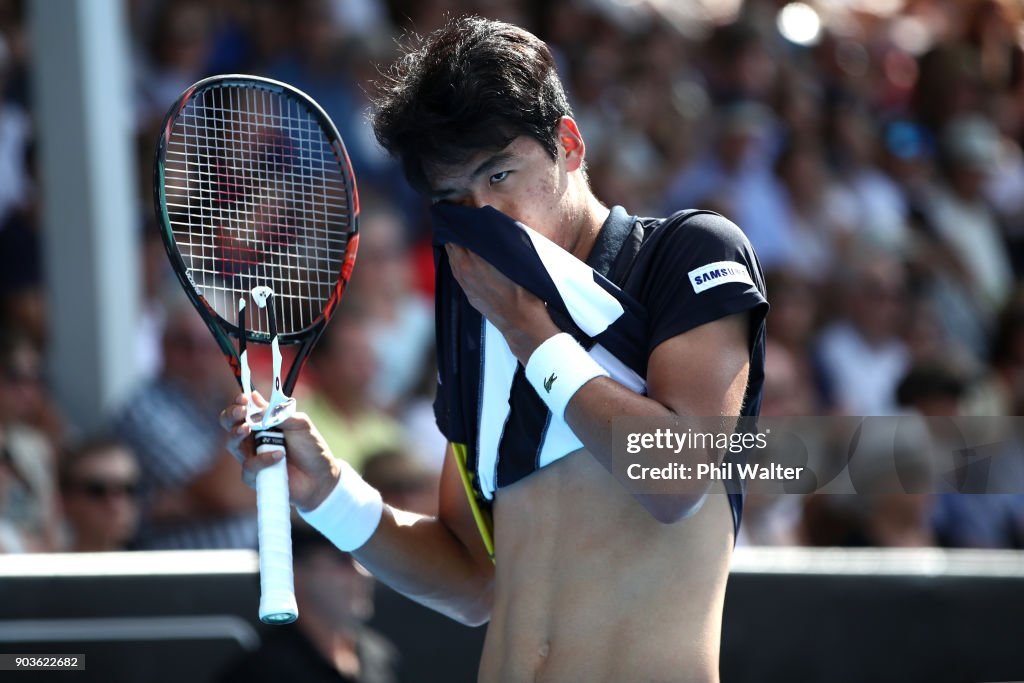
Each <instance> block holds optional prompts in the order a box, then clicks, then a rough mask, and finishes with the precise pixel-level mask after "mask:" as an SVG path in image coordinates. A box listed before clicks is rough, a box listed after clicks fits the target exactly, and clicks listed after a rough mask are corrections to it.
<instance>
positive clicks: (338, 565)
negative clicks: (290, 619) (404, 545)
mask: <svg viewBox="0 0 1024 683" xmlns="http://www.w3.org/2000/svg"><path fill="white" fill-rule="evenodd" d="M292 557H293V560H294V565H295V600H296V602H297V603H298V607H299V620H298V621H297V622H295V623H294V624H290V625H287V626H275V627H274V628H273V629H272V630H271V632H270V633H269V634H268V636H267V637H266V638H265V639H264V641H263V644H262V645H261V646H260V648H259V649H258V650H256V651H255V652H253V653H251V654H248V655H245V656H244V657H243V658H241V659H240V660H239V661H237V662H235V663H234V664H233V665H232V666H231V667H230V668H229V669H228V670H227V671H225V672H224V673H223V674H222V675H221V676H220V678H219V679H218V680H219V681H220V683H260V682H261V681H266V682H267V683H279V682H280V681H303V682H304V683H305V682H309V683H318V682H320V681H323V682H325V683H326V682H328V681H335V682H337V683H341V682H348V683H394V682H395V681H396V680H397V679H396V677H395V660H396V653H395V650H394V647H393V646H392V645H391V644H390V643H389V642H388V641H387V640H385V639H384V638H383V637H382V636H380V635H379V634H377V633H376V632H374V631H371V630H370V629H368V628H367V627H366V621H367V620H368V619H369V618H370V617H371V616H372V615H373V579H372V578H370V576H368V575H367V573H366V572H365V570H363V568H362V567H360V566H358V565H357V564H356V563H355V561H354V560H353V559H352V556H351V555H349V554H348V553H343V552H340V551H339V550H338V549H337V548H335V547H334V546H333V545H332V544H331V542H330V541H328V540H327V539H326V538H324V537H323V536H321V535H320V534H319V533H317V532H316V531H314V530H313V529H312V528H310V527H309V526H307V525H306V524H305V523H302V522H300V523H298V524H296V525H295V526H293V527H292Z"/></svg>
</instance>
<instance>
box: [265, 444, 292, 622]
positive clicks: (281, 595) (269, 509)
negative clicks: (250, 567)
mask: <svg viewBox="0 0 1024 683" xmlns="http://www.w3.org/2000/svg"><path fill="white" fill-rule="evenodd" d="M254 436H255V438H256V452H257V453H265V452H267V451H278V450H280V451H283V450H284V434H283V433H282V432H281V430H279V429H266V430H263V431H259V432H255V433H254ZM256 511H257V516H258V519H259V540H260V621H262V622H263V623H265V624H290V623H291V622H293V621H295V620H296V619H297V618H298V616H299V609H298V607H297V606H296V604H295V581H294V577H293V574H292V520H291V503H290V502H289V499H288V468H287V466H286V465H285V461H284V459H283V458H282V459H281V460H279V461H278V462H276V463H275V464H273V465H271V466H270V467H268V468H266V469H264V470H260V472H259V474H257V475H256Z"/></svg>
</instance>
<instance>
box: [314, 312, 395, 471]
mask: <svg viewBox="0 0 1024 683" xmlns="http://www.w3.org/2000/svg"><path fill="white" fill-rule="evenodd" d="M370 324H371V321H370V319H369V317H368V316H367V312H366V310H365V309H363V308H362V307H361V306H360V304H359V303H358V299H357V298H356V297H351V298H348V299H346V300H345V303H344V304H343V305H342V308H341V309H340V310H339V311H338V313H337V314H336V315H335V317H334V318H333V319H332V320H331V324H330V325H328V326H327V329H326V330H325V331H324V334H323V336H322V337H321V338H320V341H319V342H318V343H317V345H316V347H314V349H313V352H312V354H311V356H310V372H309V373H308V377H309V379H310V380H311V383H312V385H313V393H312V395H310V396H307V397H305V398H303V399H302V403H301V405H302V410H303V411H305V412H306V413H307V414H309V416H310V417H311V418H312V419H313V422H314V423H315V424H316V426H317V429H318V430H319V431H320V434H321V435H323V437H324V440H325V441H326V442H327V444H328V445H329V446H330V447H331V451H332V452H333V453H334V455H335V457H338V458H342V459H344V460H346V461H348V462H349V463H350V464H351V465H352V466H353V467H355V468H356V469H361V468H362V465H363V462H364V461H365V460H366V458H368V457H369V456H370V455H371V454H372V453H374V452H375V451H379V450H384V449H401V448H403V446H404V438H405V437H404V434H403V433H402V427H401V425H400V424H399V423H398V422H397V421H395V419H394V418H392V417H391V416H390V415H388V414H387V413H385V412H384V411H382V410H381V409H380V408H378V407H377V406H376V405H375V404H374V402H373V399H372V398H371V395H370V387H371V383H372V382H373V378H374V376H375V375H376V372H377V362H376V356H375V354H374V350H373V343H372V341H371V339H372V338H371V331H370Z"/></svg>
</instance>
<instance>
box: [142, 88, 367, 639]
mask: <svg viewBox="0 0 1024 683" xmlns="http://www.w3.org/2000/svg"><path fill="white" fill-rule="evenodd" d="M154 199H155V208H156V214H157V220H158V224H159V225H160V228H161V234H162V236H163V240H164V246H165V247H166V248H167V254H168V256H169V257H170V260H171V264H172V265H173V267H174V272H175V273H176V274H177V276H178V279H179V280H180V281H181V285H182V287H184V289H185V291H186V292H187V293H188V296H189V298H190V299H191V300H192V303H193V304H194V305H195V307H196V310H198V311H199V314H200V315H201V316H202V317H203V320H205V321H206V325H207V327H209V328H210V331H211V332H212V333H213V336H214V337H215V338H216V340H217V343H218V344H219V345H220V348H221V349H222V350H223V352H224V355H225V357H226V358H227V361H228V363H229V365H230V366H231V369H232V370H233V371H234V373H235V378H236V379H237V380H238V382H239V384H240V385H241V387H242V391H243V392H245V393H246V394H247V395H248V394H249V392H250V391H251V390H252V384H251V380H250V373H249V363H248V359H247V354H246V342H249V343H255V344H270V346H271V353H272V358H273V374H274V377H273V387H272V389H271V392H270V398H269V405H268V407H267V408H266V409H265V410H263V411H260V410H259V409H257V408H256V407H255V405H254V404H253V403H252V402H251V401H250V403H249V406H250V410H249V413H248V415H247V416H246V421H247V422H248V423H249V424H250V425H251V426H252V428H253V432H254V434H255V438H256V444H257V451H259V452H263V451H265V450H271V449H283V448H284V436H283V434H282V432H281V431H280V430H278V429H274V427H276V426H277V425H279V424H280V423H281V422H283V421H284V420H285V419H287V417H288V416H289V415H291V414H292V412H294V407H295V402H294V400H292V399H290V398H289V395H290V394H291V392H292V389H293V388H294V386H295V381H296V379H297V378H298V375H299V371H300V370H301V368H302V365H303V364H304V363H305V360H306V358H307V356H308V355H309V352H310V350H311V349H312V347H313V345H314V344H315V343H316V340H317V339H318V338H319V336H320V334H321V333H322V332H323V330H324V327H325V326H326V325H327V321H328V320H329V319H330V317H331V313H332V312H333V311H334V309H335V307H336V306H337V304H338V301H339V300H340V299H341V295H342V293H343V292H344V290H345V286H346V284H347V283H348V280H349V277H350V275H351V274H352V268H353V266H354V264H355V257H356V250H357V248H358V244H359V234H358V217H359V199H358V195H357V192H356V180H355V176H354V175H353V173H352V165H351V163H350V162H349V159H348V154H347V153H346V151H345V146H344V144H343V143H342V141H341V138H340V136H339V135H338V131H337V129H336V128H335V127H334V124H333V123H332V122H331V120H330V119H329V118H328V117H327V114H325V113H324V111H323V110H322V109H321V108H320V107H319V106H318V105H317V104H316V102H314V101H313V100H312V99H310V98H309V96H307V95H306V94H305V93H302V92H300V91H299V90H296V89H295V88H292V87H291V86H289V85H286V84H284V83H279V82H277V81H272V80H269V79H266V78H259V77H255V76H244V75H229V76H213V77H212V78H207V79H205V80H202V81H199V82H198V83H196V84H195V85H193V86H192V87H190V88H189V89H188V90H186V91H185V92H184V93H183V94H182V95H181V97H179V98H178V100H177V101H176V102H175V103H174V105H173V106H172V107H171V110H170V112H168V114H167V118H166V119H165V121H164V125H163V127H162V129H161V132H160V140H159V144H158V147H157V154H156V163H155V167H154ZM232 339H235V340H237V348H236V345H235V342H234V341H232ZM281 344H297V345H299V347H298V350H297V352H296V353H295V356H294V360H293V362H292V365H291V369H290V370H289V371H288V374H287V377H286V378H285V380H284V383H283V384H282V382H281V352H280V348H279V346H280V345H281ZM256 493H257V508H258V517H259V543H260V586H261V597H260V619H261V620H263V621H264V622H266V623H270V624H286V623H289V622H292V621H294V620H295V619H296V618H297V616H298V610H297V608H296V606H295V595H294V590H293V577H292V555H291V522H290V513H291V509H290V505H289V500H288V474H287V469H286V466H285V462H284V460H282V461H281V462H279V463H277V464H276V465H274V466H273V467H270V468H267V469H265V470H263V471H261V472H260V473H259V475H258V476H257V480H256Z"/></svg>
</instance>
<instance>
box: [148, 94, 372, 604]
mask: <svg viewBox="0 0 1024 683" xmlns="http://www.w3.org/2000/svg"><path fill="white" fill-rule="evenodd" d="M217 87H245V88H255V89H262V90H265V91H267V92H270V93H272V94H275V95H279V96H280V95H284V96H285V97H291V98H293V99H295V100H298V101H299V102H301V103H302V104H303V105H304V106H305V107H306V109H307V111H308V112H310V113H312V114H313V116H314V117H315V118H316V119H317V122H318V124H319V126H320V130H321V132H322V133H324V135H325V137H326V138H327V139H328V141H329V143H330V147H331V150H332V151H333V152H334V156H335V158H336V160H337V162H338V164H339V167H340V170H341V177H342V180H343V184H344V187H345V193H346V197H345V198H346V206H347V207H348V209H349V220H350V223H351V225H350V228H349V239H348V241H347V243H346V245H345V253H344V255H343V257H342V259H341V264H340V271H339V273H338V278H337V280H336V282H335V284H334V287H333V288H332V290H331V293H330V296H329V297H328V299H327V301H326V302H325V303H324V305H323V306H322V307H321V309H320V313H319V315H318V316H317V317H315V318H314V319H313V320H312V321H311V322H310V323H309V324H308V325H307V326H306V327H304V328H303V329H301V330H298V331H292V332H285V333H279V332H278V331H277V330H269V331H268V332H266V333H264V332H260V331H259V330H254V329H248V328H246V326H245V325H244V324H243V327H242V328H241V329H240V328H239V325H237V324H236V323H234V322H232V321H229V320H227V319H225V318H224V317H222V316H221V315H220V314H218V313H217V311H216V310H215V309H214V308H213V306H211V305H210V304H209V302H207V300H206V297H205V296H204V295H203V293H202V292H201V291H200V290H199V287H198V286H197V285H196V283H195V281H194V280H193V278H192V277H191V274H190V272H189V270H188V267H187V266H186V264H185V260H184V258H183V257H182V255H181V253H180V252H179V250H178V246H177V242H176V240H175V237H174V226H173V224H172V222H171V217H170V213H169V211H168V208H167V196H166V191H165V188H164V183H165V180H166V171H165V164H166V159H167V147H168V144H169V141H170V139H171V135H172V133H173V129H174V124H175V123H176V121H177V120H178V117H179V115H180V114H181V112H182V111H184V109H185V107H186V106H187V105H188V103H189V102H190V101H192V99H194V98H195V97H197V96H199V95H202V94H203V93H205V92H207V91H209V90H210V89H212V88H217ZM153 181H154V182H153V201H154V210H155V211H156V216H157V225H158V226H159V228H160V236H161V238H162V240H163V244H164V249H165V250H166V252H167V256H168V258H169V259H170V261H171V265H172V269H173V270H174V274H175V276H176V277H177V278H178V281H179V282H180V283H181V286H182V288H183V289H184V290H185V292H186V294H187V295H188V297H189V299H190V300H191V302H192V304H193V306H194V307H195V309H196V310H197V311H198V312H199V314H200V316H201V317H202V319H203V322H204V323H205V324H206V326H207V328H209V330H210V332H211V334H213V337H214V339H215V340H216V342H217V345H218V346H219V347H220V350H221V352H222V353H223V354H224V357H225V359H226V360H227V362H228V365H229V366H230V368H231V370H232V372H233V373H234V375H235V380H236V381H237V382H238V384H239V386H240V387H241V388H242V390H243V392H244V393H246V394H248V393H249V392H250V391H251V389H252V387H251V386H245V385H244V384H251V382H250V381H249V376H248V375H249V373H248V368H246V369H245V373H244V374H245V375H246V377H245V380H246V381H245V383H243V363H242V362H241V354H242V353H243V352H244V351H245V349H246V342H252V343H256V344H268V345H273V348H274V351H275V352H277V351H278V350H277V345H278V344H282V345H290V344H298V345H299V349H298V351H297V352H296V354H295V356H294V357H293V359H292V365H291V367H290V369H289V371H288V375H287V377H286V379H285V381H284V384H283V386H281V387H277V386H275V388H274V389H275V392H276V391H280V392H282V393H283V394H284V395H285V396H286V397H287V396H290V395H291V393H292V390H293V389H294V388H295V383H296V381H297V380H298V377H299V373H300V372H301V371H302V367H303V366H304V365H305V362H306V359H307V358H308V356H309V353H310V351H311V350H312V348H313V345H314V344H316V342H317V340H318V339H319V338H320V335H321V334H323V331H324V329H325V328H326V326H327V323H328V321H330V319H331V316H332V314H333V313H334V311H335V309H336V308H337V305H338V303H339V302H340V300H341V297H342V295H343V294H344V292H345V288H346V286H347V285H348V282H349V279H350V278H351V276H352V269H353V267H354V266H355V258H356V253H357V252H358V250H359V192H358V189H357V186H356V178H355V174H354V173H353V171H352V162H351V160H350V159H349V156H348V152H347V151H346V149H345V145H344V143H343V142H342V140H341V136H340V135H339V134H338V129H337V128H336V127H335V126H334V123H333V122H332V121H331V119H330V118H329V117H328V116H327V114H326V113H325V112H324V110H323V109H322V108H321V107H320V106H319V105H318V104H317V103H316V102H315V101H314V100H313V98H311V97H309V96H308V95H306V94H305V93H303V92H302V91H301V90H298V89H297V88H294V87H292V86H290V85H288V84H286V83H282V82H280V81H275V80H272V79H269V78H263V77H260V76H249V75H245V74H229V75H220V76H212V77H210V78H206V79H203V80H201V81H199V82H197V83H195V84H194V85H192V86H191V87H189V88H188V89H186V90H185V92H183V93H182V94H181V95H180V96H179V97H178V99H177V100H176V101H175V102H174V104H173V105H172V106H171V108H170V110H169V111H168V113H167V116H166V117H165V118H164V121H163V124H162V126H161V128H160V138H159V141H158V144H157V150H156V157H155V159H154V164H153ZM236 313H242V312H241V311H236ZM272 314H273V312H272V311H270V312H269V315H271V316H272ZM242 319H243V320H244V313H242ZM236 320H237V318H236ZM275 333H276V334H275ZM233 340H238V346H237V347H236V345H235V342H234V341H233ZM279 358H280V355H279V353H277V357H276V358H275V364H278V363H279V362H280V361H279ZM246 365H247V364H246ZM275 375H277V373H275ZM277 376H278V377H279V375H277ZM254 435H255V436H256V441H257V452H258V453H261V452H266V451H269V450H284V435H283V433H282V432H281V431H280V430H277V429H264V430H261V431H258V432H255V434H254ZM256 490H257V501H258V502H257V507H258V515H259V526H260V532H259V533H260V581H261V598H260V619H261V620H263V621H264V622H265V623H268V624H287V623H290V622H292V621H294V620H295V619H296V618H297V617H298V610H297V609H296V607H295V596H294V588H293V580H294V579H293V577H292V573H291V571H292V570H291V526H290V510H291V506H290V504H289V502H288V477H287V469H286V467H285V461H284V460H283V459H282V460H281V461H279V462H277V463H275V464H274V465H273V466H271V467H270V468H267V469H264V470H262V471H261V472H260V473H259V474H258V475H257V479H256ZM270 554H275V555H279V556H282V557H285V558H286V565H285V569H286V570H287V571H286V573H285V574H281V573H279V572H280V571H283V570H274V572H273V576H271V571H270V570H269V567H270V566H271V565H269V564H267V562H269V560H267V557H269V556H270Z"/></svg>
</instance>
